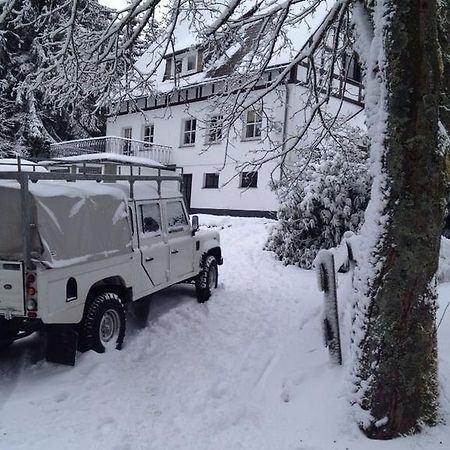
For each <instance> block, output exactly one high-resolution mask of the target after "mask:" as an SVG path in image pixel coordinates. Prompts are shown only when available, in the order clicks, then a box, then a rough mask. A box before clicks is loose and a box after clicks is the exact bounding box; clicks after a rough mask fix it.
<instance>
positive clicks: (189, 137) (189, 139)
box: [183, 119, 197, 144]
mask: <svg viewBox="0 0 450 450" xmlns="http://www.w3.org/2000/svg"><path fill="white" fill-rule="evenodd" d="M196 126H197V120H196V119H185V121H184V131H183V144H194V143H195V128H196Z"/></svg>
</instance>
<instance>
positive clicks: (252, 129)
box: [245, 124, 255, 138]
mask: <svg viewBox="0 0 450 450" xmlns="http://www.w3.org/2000/svg"><path fill="white" fill-rule="evenodd" d="M245 137H247V138H252V137H255V126H254V125H253V124H251V125H247V127H246V132H245Z"/></svg>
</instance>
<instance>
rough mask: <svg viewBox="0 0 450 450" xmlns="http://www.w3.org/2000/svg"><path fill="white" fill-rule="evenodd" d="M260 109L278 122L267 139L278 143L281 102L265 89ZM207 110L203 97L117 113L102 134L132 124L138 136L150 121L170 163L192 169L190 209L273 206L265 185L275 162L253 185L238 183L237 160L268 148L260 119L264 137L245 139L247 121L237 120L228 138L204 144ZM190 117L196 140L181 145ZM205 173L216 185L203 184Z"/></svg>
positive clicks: (273, 208)
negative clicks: (169, 153) (169, 152)
mask: <svg viewBox="0 0 450 450" xmlns="http://www.w3.org/2000/svg"><path fill="white" fill-rule="evenodd" d="M265 105H268V106H267V107H266V106H265ZM269 105H270V106H269ZM264 112H265V113H266V114H267V113H268V114H269V115H270V116H271V120H275V121H276V122H277V123H279V126H278V129H277V131H274V132H271V133H270V139H271V140H272V141H277V142H281V138H282V134H281V130H282V120H283V116H284V106H283V104H281V102H280V101H279V98H278V96H277V95H276V94H275V93H273V94H269V96H268V98H266V99H265V100H264ZM211 113H212V111H211V110H210V108H209V105H208V102H207V101H206V100H203V101H198V102H193V103H189V104H183V105H176V106H170V107H168V108H165V107H163V108H160V109H152V110H148V111H145V112H143V113H142V112H139V113H132V114H126V115H120V116H117V117H114V118H111V119H109V120H108V125H107V133H106V134H107V135H108V136H122V132H123V129H124V128H126V127H132V139H138V140H142V139H143V129H144V126H145V124H146V123H147V124H149V123H151V124H153V125H154V127H155V128H154V142H155V143H156V144H161V145H167V146H170V147H172V159H171V163H173V164H176V165H177V166H181V167H183V170H184V173H185V174H192V199H191V208H193V209H218V210H237V211H241V210H246V211H266V212H270V211H276V210H277V209H278V200H277V198H276V195H275V193H274V192H273V191H272V190H271V189H270V187H269V181H270V177H271V173H272V171H274V169H275V171H274V174H273V175H274V177H275V178H277V177H278V176H279V169H277V168H276V166H277V164H278V162H273V163H272V162H271V163H267V164H265V165H264V166H263V167H261V168H260V169H259V170H258V185H257V187H256V188H247V189H243V188H240V187H239V184H240V176H239V170H238V166H239V164H240V163H241V164H242V163H245V162H248V161H251V160H252V159H253V158H255V157H258V156H260V155H261V152H263V151H264V150H265V149H267V148H269V147H270V143H269V141H268V140H267V136H265V133H266V130H265V128H266V127H265V124H264V119H263V127H262V128H263V139H251V140H246V139H244V138H243V137H242V136H243V129H244V126H245V123H244V120H242V121H241V120H240V121H239V122H238V123H237V124H236V125H235V127H233V130H231V131H230V136H229V139H228V141H227V139H226V138H223V139H222V141H221V142H220V143H214V144H208V143H206V138H205V123H206V120H207V118H208V117H209V116H210V115H211ZM188 118H196V119H197V134H196V142H195V144H194V145H192V146H185V145H182V130H183V125H184V122H183V121H184V119H188ZM258 151H259V152H260V153H258ZM255 152H256V153H255ZM226 153H227V155H228V156H226ZM245 170H246V171H252V170H253V169H251V168H248V169H245ZM205 173H219V174H220V175H219V189H208V188H204V187H203V183H204V174H205Z"/></svg>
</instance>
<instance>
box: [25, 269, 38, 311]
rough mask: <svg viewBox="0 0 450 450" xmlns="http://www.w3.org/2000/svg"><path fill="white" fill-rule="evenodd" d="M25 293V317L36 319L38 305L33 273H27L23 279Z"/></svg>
mask: <svg viewBox="0 0 450 450" xmlns="http://www.w3.org/2000/svg"><path fill="white" fill-rule="evenodd" d="M25 293H26V302H25V306H26V308H27V316H28V317H36V316H37V314H36V311H37V308H38V304H37V299H36V296H37V289H36V274H35V273H33V272H28V273H27V276H26V278H25Z"/></svg>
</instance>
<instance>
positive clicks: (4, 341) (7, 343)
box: [0, 337, 15, 353]
mask: <svg viewBox="0 0 450 450" xmlns="http://www.w3.org/2000/svg"><path fill="white" fill-rule="evenodd" d="M14 340H15V339H11V338H2V337H0V353H1V352H4V351H5V350H8V348H9V347H11V345H12V343H13V342H14Z"/></svg>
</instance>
